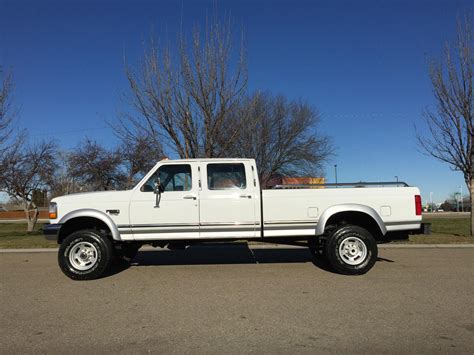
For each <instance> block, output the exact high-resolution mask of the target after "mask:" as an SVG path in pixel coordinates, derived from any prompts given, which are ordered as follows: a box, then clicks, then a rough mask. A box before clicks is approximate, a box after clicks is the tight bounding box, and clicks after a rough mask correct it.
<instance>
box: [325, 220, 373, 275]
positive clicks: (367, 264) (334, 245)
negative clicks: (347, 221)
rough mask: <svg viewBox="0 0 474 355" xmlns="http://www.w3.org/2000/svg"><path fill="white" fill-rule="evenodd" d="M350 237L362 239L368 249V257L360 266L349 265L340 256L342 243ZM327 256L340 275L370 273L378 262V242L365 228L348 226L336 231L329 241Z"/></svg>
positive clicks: (326, 249) (327, 243) (326, 250)
mask: <svg viewBox="0 0 474 355" xmlns="http://www.w3.org/2000/svg"><path fill="white" fill-rule="evenodd" d="M349 237H356V238H358V239H360V240H361V241H362V242H363V243H364V244H365V247H366V248H367V255H366V257H365V259H364V261H363V262H362V263H360V264H358V265H350V264H347V263H346V262H345V261H344V259H343V258H342V257H341V255H340V254H339V247H340V245H341V243H342V242H343V241H344V240H345V239H346V238H349ZM325 254H326V256H327V258H328V260H329V262H330V264H331V266H332V267H333V268H334V269H335V270H336V271H337V272H339V273H342V274H347V275H361V274H365V273H366V272H367V271H369V270H370V269H371V268H372V267H373V266H374V264H375V262H376V261H377V254H378V252H377V242H376V241H375V239H374V237H373V236H372V234H370V233H369V232H368V231H367V230H365V229H364V228H361V227H358V226H353V225H346V226H342V227H339V228H337V229H336V230H334V232H333V233H332V235H331V236H330V237H329V240H328V241H327V242H326V248H325Z"/></svg>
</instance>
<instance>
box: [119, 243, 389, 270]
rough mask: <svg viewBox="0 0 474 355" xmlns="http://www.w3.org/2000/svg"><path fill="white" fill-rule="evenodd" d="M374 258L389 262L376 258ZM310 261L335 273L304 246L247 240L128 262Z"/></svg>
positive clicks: (142, 254)
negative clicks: (257, 244) (255, 245)
mask: <svg viewBox="0 0 474 355" xmlns="http://www.w3.org/2000/svg"><path fill="white" fill-rule="evenodd" d="M377 261H388V262H393V261H392V260H387V259H383V258H378V259H377ZM277 263H283V264H285V263H312V264H314V265H315V266H316V267H318V268H320V269H322V270H324V271H327V272H331V273H334V272H333V271H332V270H331V268H330V267H329V266H328V265H327V263H326V262H325V260H321V259H319V258H315V257H314V256H313V255H311V253H310V252H309V250H308V249H307V248H294V247H285V246H279V247H273V248H272V247H271V246H268V247H265V248H258V249H254V248H252V249H251V248H249V246H248V244H247V243H218V244H206V245H196V246H190V247H188V248H186V249H185V250H167V249H159V250H149V249H148V250H147V249H145V250H143V249H142V250H140V251H139V252H138V254H137V256H136V257H135V258H134V259H133V260H132V261H131V263H130V264H131V265H133V266H140V265H143V266H153V265H155V266H160V265H161V266H164V265H218V264H222V265H226V264H277ZM130 264H128V263H120V264H118V265H116V266H115V267H114V268H113V270H111V273H110V275H113V274H116V273H120V272H122V271H124V270H125V269H127V268H128V267H129V266H130Z"/></svg>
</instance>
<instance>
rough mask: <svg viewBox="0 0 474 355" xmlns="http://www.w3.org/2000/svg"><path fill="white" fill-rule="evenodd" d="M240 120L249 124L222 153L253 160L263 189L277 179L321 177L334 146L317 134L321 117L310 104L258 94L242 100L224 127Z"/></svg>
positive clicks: (327, 139)
mask: <svg viewBox="0 0 474 355" xmlns="http://www.w3.org/2000/svg"><path fill="white" fill-rule="evenodd" d="M242 117H248V121H249V122H250V123H249V124H246V125H245V127H242V128H241V130H240V131H239V134H238V135H236V137H235V139H236V140H235V142H234V143H233V144H232V145H231V146H227V147H225V148H226V149H225V154H226V155H228V156H242V157H247V158H254V159H255V160H256V162H257V166H258V170H259V174H260V176H259V178H260V182H261V184H262V186H266V185H267V183H268V182H269V180H271V179H272V178H273V177H276V176H288V175H293V176H294V175H297V176H305V175H306V176H308V175H312V176H321V174H322V165H323V163H324V162H326V161H327V159H329V158H330V156H331V155H332V154H333V147H332V144H331V141H330V139H329V138H328V137H327V136H325V135H324V134H322V133H321V132H320V128H319V122H320V115H319V113H318V112H317V110H316V109H314V108H313V107H312V106H311V105H309V104H307V103H306V102H303V101H289V100H287V99H286V98H285V97H283V96H276V97H274V96H272V95H270V94H268V93H266V94H261V93H257V94H254V95H253V96H250V97H248V98H246V100H244V101H243V103H242V104H241V105H240V107H239V108H238V109H237V110H235V111H234V112H233V115H232V116H230V118H229V119H228V121H227V124H228V125H234V124H235V123H234V122H239V120H241V119H242ZM237 124H238V123H237Z"/></svg>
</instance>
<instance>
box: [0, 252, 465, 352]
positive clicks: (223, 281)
mask: <svg viewBox="0 0 474 355" xmlns="http://www.w3.org/2000/svg"><path fill="white" fill-rule="evenodd" d="M379 257H380V259H379V261H378V262H377V264H376V265H375V267H374V268H373V269H372V270H371V271H370V272H369V273H368V274H366V275H363V276H356V277H354V276H352V277H351V276H342V275H337V274H334V273H331V272H329V271H326V270H324V269H321V268H319V267H317V266H315V265H314V264H313V262H312V259H311V256H310V254H309V253H308V252H307V250H306V249H293V248H286V247H282V248H276V249H249V248H248V247H247V245H246V244H240V245H235V246H227V247H208V248H203V247H201V248H189V249H187V250H185V251H173V252H171V251H149V250H147V251H142V252H140V253H139V255H138V256H137V258H136V259H135V260H134V263H133V265H132V266H131V267H129V268H126V267H125V266H123V267H121V268H116V269H115V270H114V273H113V274H111V275H110V276H108V277H106V278H103V279H100V280H95V281H88V282H77V281H76V282H74V281H71V280H69V279H68V278H66V277H65V276H64V275H63V274H62V273H61V272H60V270H59V268H58V266H57V264H56V254H55V253H52V252H43V253H3V254H0V270H1V276H0V277H1V280H0V287H1V288H0V295H1V303H0V310H1V311H0V313H1V317H0V329H1V332H0V344H1V348H0V349H1V353H18V352H22V353H24V352H27V353H32V352H43V353H46V352H47V353H79V352H81V353H82V352H115V353H132V352H140V353H147V352H152V353H261V352H264V353H290V352H298V353H315V352H316V351H317V352H350V353H362V352H364V353H365V352H369V353H383V352H393V353H400V352H410V353H416V352H423V353H427V352H435V353H446V352H452V353H473V352H474V343H473V339H474V303H473V295H474V282H473V280H474V261H473V260H474V249H473V248H441V249H440V248H400V249H396V248H383V247H382V248H381V249H380V252H379Z"/></svg>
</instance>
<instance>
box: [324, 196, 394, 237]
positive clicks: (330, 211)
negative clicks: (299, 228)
mask: <svg viewBox="0 0 474 355" xmlns="http://www.w3.org/2000/svg"><path fill="white" fill-rule="evenodd" d="M341 212H361V213H365V214H366V215H368V216H369V217H371V218H372V219H373V220H374V221H375V222H376V223H377V225H378V227H379V229H380V232H381V233H382V235H385V234H386V233H387V228H386V227H385V223H384V222H383V221H382V218H381V217H380V215H379V214H378V213H377V211H375V210H374V209H373V208H372V207H369V206H366V205H358V204H355V203H354V204H353V203H351V204H341V205H334V206H331V207H329V208H327V209H325V210H324V212H323V213H322V214H321V217H319V220H318V224H317V225H316V235H323V234H324V229H325V228H326V222H327V221H328V220H329V218H331V217H332V216H333V215H335V214H337V213H341Z"/></svg>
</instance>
